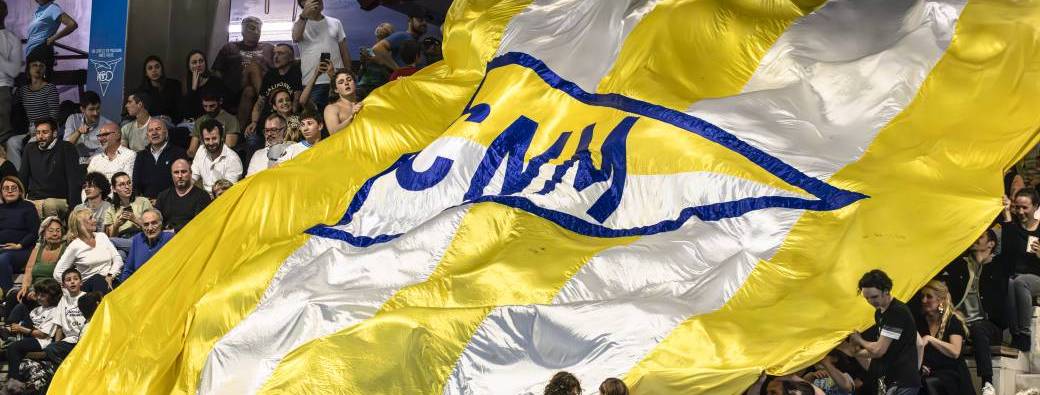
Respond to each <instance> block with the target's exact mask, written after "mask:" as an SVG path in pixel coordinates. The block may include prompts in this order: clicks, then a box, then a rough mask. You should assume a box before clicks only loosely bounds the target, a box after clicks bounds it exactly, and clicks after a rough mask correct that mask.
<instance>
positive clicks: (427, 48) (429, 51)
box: [421, 37, 444, 67]
mask: <svg viewBox="0 0 1040 395" xmlns="http://www.w3.org/2000/svg"><path fill="white" fill-rule="evenodd" d="M422 58H423V60H422V62H421V65H422V66H424V67H425V66H429V65H431V64H434V63H437V62H440V61H441V60H442V59H444V54H442V53H441V40H438V39H437V38H436V37H426V38H424V39H423V40H422Z"/></svg>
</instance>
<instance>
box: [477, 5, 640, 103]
mask: <svg viewBox="0 0 1040 395" xmlns="http://www.w3.org/2000/svg"><path fill="white" fill-rule="evenodd" d="M656 4H657V0H611V1H588V0H534V1H532V2H531V4H530V5H529V6H528V7H527V9H525V10H524V11H522V12H521V13H519V14H517V15H516V16H515V17H513V19H512V20H510V21H509V25H507V26H506V30H505V33H504V34H503V35H502V41H501V43H500V44H499V47H498V53H497V54H496V56H497V55H502V54H504V53H507V52H523V53H526V54H529V55H531V56H534V57H536V58H538V59H540V60H541V61H543V62H545V64H547V65H548V66H549V68H551V69H552V70H553V71H555V72H556V73H557V74H559V75H560V76H562V77H563V78H564V79H566V80H568V81H571V82H574V83H575V84H578V86H580V87H581V88H582V89H584V90H585V91H586V92H595V91H596V86H597V85H599V82H600V80H602V79H603V77H604V76H606V75H607V73H608V72H609V71H610V69H611V68H612V67H613V66H614V61H615V60H616V59H617V55H618V53H620V52H621V45H622V44H623V43H624V42H625V38H627V37H628V34H629V33H630V32H631V31H632V28H634V27H635V26H636V24H638V23H639V21H640V20H642V19H643V17H644V16H646V14H648V13H649V12H650V10H651V9H653V8H654V6H655V5H656Z"/></svg>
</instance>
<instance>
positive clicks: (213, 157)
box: [191, 119, 242, 192]
mask: <svg viewBox="0 0 1040 395" xmlns="http://www.w3.org/2000/svg"><path fill="white" fill-rule="evenodd" d="M196 125H198V127H199V129H201V130H202V144H203V146H202V147H200V148H199V150H198V151H197V152H196V153H195V161H194V162H192V164H191V171H192V173H194V174H195V180H196V181H198V182H201V183H202V188H203V189H205V190H206V192H210V191H212V190H213V183H215V182H216V181H217V180H219V179H225V180H228V181H231V182H235V181H238V180H239V179H240V178H242V159H240V158H239V157H238V154H236V153H235V151H232V150H231V148H230V147H228V146H227V144H224V136H225V130H224V125H221V124H220V121H217V120H215V119H207V120H204V121H203V122H201V123H198V124H196Z"/></svg>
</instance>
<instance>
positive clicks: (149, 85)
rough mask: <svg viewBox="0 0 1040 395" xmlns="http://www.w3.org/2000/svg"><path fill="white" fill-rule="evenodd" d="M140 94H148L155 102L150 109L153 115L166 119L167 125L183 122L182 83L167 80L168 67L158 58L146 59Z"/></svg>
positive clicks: (170, 79) (138, 88)
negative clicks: (181, 105) (181, 106)
mask: <svg viewBox="0 0 1040 395" xmlns="http://www.w3.org/2000/svg"><path fill="white" fill-rule="evenodd" d="M137 91H138V92H144V93H147V94H148V95H149V96H151V98H152V100H154V102H153V103H152V106H151V107H149V108H148V111H149V113H150V114H151V115H153V116H156V117H161V118H165V119H166V121H167V123H169V124H171V125H176V124H178V123H180V122H181V119H183V117H182V116H181V110H180V102H181V82H180V81H177V80H175V79H172V78H166V67H165V66H163V61H162V59H160V58H159V57H158V56H155V55H149V56H148V57H146V58H144V73H143V74H142V76H141V84H140V85H138V86H137Z"/></svg>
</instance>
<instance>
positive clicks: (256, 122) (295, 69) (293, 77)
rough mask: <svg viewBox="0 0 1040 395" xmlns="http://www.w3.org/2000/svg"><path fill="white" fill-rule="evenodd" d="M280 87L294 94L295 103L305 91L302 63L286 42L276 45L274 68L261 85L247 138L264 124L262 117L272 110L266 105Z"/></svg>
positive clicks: (254, 134) (246, 130) (247, 127)
mask: <svg viewBox="0 0 1040 395" xmlns="http://www.w3.org/2000/svg"><path fill="white" fill-rule="evenodd" d="M279 87H282V88H285V89H287V90H288V91H289V93H291V94H292V98H293V103H296V102H298V101H299V100H300V92H302V91H303V73H302V72H301V71H300V64H299V63H297V62H296V55H295V53H294V52H293V47H292V46H291V45H289V44H285V43H281V44H278V45H276V46H275V47H274V68H272V69H270V70H268V71H267V74H264V81H263V83H262V84H261V85H260V97H259V98H257V100H256V104H255V105H254V106H253V112H252V117H251V122H250V123H249V125H247V126H246V128H245V135H246V139H250V136H256V135H258V133H256V132H257V130H256V128H257V127H258V126H263V124H262V123H261V121H262V118H261V117H263V115H264V113H265V112H269V111H271V109H269V108H268V109H265V108H264V105H265V103H267V100H268V98H269V97H270V96H271V93H273V92H274V90H275V89H276V88H279ZM257 148H259V144H257Z"/></svg>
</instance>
